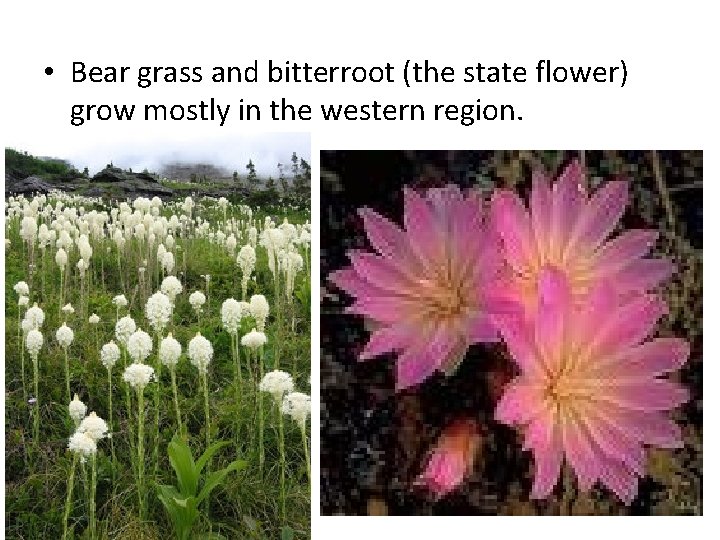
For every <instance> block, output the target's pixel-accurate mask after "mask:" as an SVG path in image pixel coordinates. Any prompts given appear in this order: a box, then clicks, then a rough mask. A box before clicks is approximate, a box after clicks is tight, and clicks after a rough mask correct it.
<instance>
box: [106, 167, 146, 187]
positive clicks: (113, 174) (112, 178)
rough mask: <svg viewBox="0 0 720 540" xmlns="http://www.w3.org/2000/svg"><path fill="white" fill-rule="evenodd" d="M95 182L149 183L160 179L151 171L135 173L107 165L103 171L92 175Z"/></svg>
mask: <svg viewBox="0 0 720 540" xmlns="http://www.w3.org/2000/svg"><path fill="white" fill-rule="evenodd" d="M92 181H93V182H99V183H100V182H110V183H116V182H133V181H140V182H145V183H149V184H159V182H158V179H157V177H156V176H155V175H153V174H150V173H149V172H145V171H143V172H140V173H134V172H129V171H123V170H122V169H120V168H118V167H105V168H104V169H103V170H102V171H100V172H99V173H97V174H96V175H95V176H93V177H92Z"/></svg>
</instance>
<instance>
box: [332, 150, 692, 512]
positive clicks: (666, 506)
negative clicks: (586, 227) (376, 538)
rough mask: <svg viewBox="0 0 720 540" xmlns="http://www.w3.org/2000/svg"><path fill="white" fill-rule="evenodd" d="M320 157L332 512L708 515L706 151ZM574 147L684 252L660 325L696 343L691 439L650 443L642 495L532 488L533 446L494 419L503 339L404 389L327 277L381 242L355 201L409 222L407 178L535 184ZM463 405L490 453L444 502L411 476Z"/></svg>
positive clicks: (664, 250) (420, 182)
mask: <svg viewBox="0 0 720 540" xmlns="http://www.w3.org/2000/svg"><path fill="white" fill-rule="evenodd" d="M320 158H321V159H320V161H321V169H322V173H321V268H320V271H321V282H322V288H321V295H322V297H321V298H322V305H321V319H320V322H321V395H322V398H321V401H322V410H321V414H322V416H321V511H322V513H323V514H324V515H328V514H358V515H364V514H400V515H402V514H437V515H443V514H445V515H473V514H474V515H477V514H484V515H495V514H515V515H518V514H523V515H526V514H530V515H534V514H573V515H583V514H653V515H658V514H662V515H665V514H685V515H688V514H689V515H698V514H702V352H703V351H702V152H694V151H661V152H651V151H617V152H613V151H597V152H592V151H587V152H562V151H543V152H528V151H519V152H518V151H483V152H479V151H453V152H450V151H323V152H321V156H320ZM576 158H577V159H580V160H581V162H582V163H584V164H585V166H586V167H587V169H588V178H589V184H590V186H589V187H590V188H591V189H593V188H594V187H596V186H597V185H598V184H600V183H602V182H603V181H605V180H606V179H608V178H611V177H626V178H629V179H630V180H631V181H632V184H631V185H632V202H631V207H630V208H629V209H628V211H627V212H626V214H625V216H624V218H623V221H622V227H621V228H638V227H649V228H657V229H660V230H661V232H662V236H661V241H660V242H659V245H658V247H657V249H656V251H657V253H658V254H665V256H670V257H672V258H673V260H675V261H676V263H677V264H678V267H679V272H678V273H677V274H676V276H675V277H674V278H673V280H672V282H671V283H669V284H668V285H666V286H665V288H664V292H665V296H666V298H667V300H668V302H669V304H670V306H671V315H670V317H667V318H666V319H664V320H663V322H662V323H661V329H660V333H661V334H662V333H674V334H676V335H678V336H682V337H685V338H686V339H688V340H689V341H690V342H691V343H692V353H691V357H690V360H689V361H688V363H687V364H686V366H685V367H684V368H683V370H682V372H681V375H680V378H681V380H682V381H683V383H684V384H685V385H686V386H688V387H689V388H690V390H691V392H692V395H693V399H692V401H691V402H690V403H688V404H686V405H685V406H684V407H683V408H682V409H681V410H680V411H678V412H677V413H676V419H677V421H678V422H679V423H680V425H681V426H682V428H683V438H684V441H685V447H684V448H682V449H680V450H676V451H669V450H650V451H649V452H648V470H647V476H646V477H645V478H644V479H642V480H641V482H640V491H639V495H638V497H637V499H636V500H635V501H634V502H633V504H632V506H630V507H625V506H624V505H622V504H621V503H620V502H619V501H618V500H617V499H616V498H615V497H614V496H613V495H612V494H609V493H608V492H607V491H605V490H604V489H602V488H599V487H597V488H595V489H594V490H593V491H592V492H591V493H590V494H588V495H582V494H578V493H577V492H576V490H575V488H574V481H572V482H569V481H568V478H565V479H564V480H561V481H560V482H558V486H556V489H555V492H554V495H553V496H552V497H551V498H549V499H547V500H544V501H532V500H530V499H529V498H528V493H529V491H530V486H531V471H532V461H531V455H530V454H529V453H527V452H522V451H521V448H520V444H519V442H518V438H517V435H516V433H515V432H514V431H513V430H511V429H509V428H507V427H505V426H502V425H499V424H497V423H496V422H494V420H493V408H494V404H495V403H496V401H497V399H498V398H499V396H500V394H501V392H502V388H503V385H504V384H505V383H506V382H507V381H508V380H509V379H510V378H511V377H512V375H513V373H512V372H511V369H512V368H511V367H509V366H510V365H511V364H510V362H508V358H506V357H505V354H506V353H505V351H504V349H503V346H502V345H497V346H482V345H474V346H472V347H471V348H470V351H469V353H468V354H467V356H466V357H465V360H464V361H463V363H462V365H461V367H460V369H459V370H458V371H457V373H456V374H455V375H454V376H453V377H451V378H446V377H444V376H442V375H435V376H433V377H432V378H431V379H429V380H428V381H426V382H425V383H424V384H422V385H421V386H419V387H417V388H414V389H411V390H408V391H404V392H402V393H400V394H396V393H395V391H394V375H393V369H394V368H393V366H394V358H392V357H390V356H383V357H380V358H377V359H374V360H371V361H368V362H365V363H359V362H357V360H356V357H357V354H358V352H359V351H360V350H361V349H362V347H363V346H364V344H365V342H366V341H367V337H368V331H367V329H366V328H365V322H364V320H363V319H362V318H360V317H356V316H349V315H344V314H343V313H342V311H343V308H344V307H345V306H347V305H349V303H350V302H351V299H350V298H349V297H347V296H346V295H345V294H344V293H342V292H341V291H339V290H338V289H336V288H335V287H333V286H332V285H330V284H328V283H327V280H326V278H327V275H328V274H329V272H331V271H332V270H335V269H337V268H340V267H342V266H345V265H346V264H347V263H348V259H347V257H346V256H345V253H346V251H347V250H348V249H351V248H370V245H369V242H368V241H367V238H366V236H365V234H364V231H363V227H362V221H361V220H360V218H359V217H358V215H357V212H356V210H357V209H358V208H359V207H361V206H369V207H372V208H373V209H375V210H376V211H378V212H379V213H381V214H383V215H384V216H386V217H388V218H390V219H392V220H394V221H395V222H397V223H402V216H403V202H402V187H403V186H405V185H408V186H413V187H415V188H420V189H422V188H425V187H432V186H442V185H445V184H446V183H449V182H453V183H455V184H458V185H459V186H461V187H463V188H476V189H480V190H482V191H486V192H488V193H489V192H490V191H491V190H492V189H493V187H494V186H496V185H497V186H510V187H515V188H516V189H518V191H519V192H520V193H521V194H522V195H523V196H524V195H527V192H528V190H529V187H530V185H529V184H530V180H529V179H530V173H531V171H532V169H533V168H534V167H537V166H543V167H544V168H545V169H546V170H549V171H550V172H551V173H553V174H554V175H555V174H557V173H558V172H559V171H561V170H562V168H563V167H564V166H565V165H566V164H567V163H569V162H570V161H571V160H572V159H576ZM370 249H371V248H370ZM461 414H462V415H469V416H471V417H473V418H475V419H476V420H477V421H478V422H479V423H480V425H481V426H482V430H483V437H482V439H483V442H482V445H481V451H480V456H479V458H478V459H477V461H476V463H475V468H474V471H473V473H472V475H471V476H470V477H469V478H468V479H467V480H466V482H465V483H464V484H463V486H462V487H460V488H459V489H458V490H457V491H455V492H454V493H452V494H450V495H449V496H447V497H446V498H445V499H443V500H441V501H437V502H435V501H433V500H431V499H430V498H429V497H428V496H427V495H426V494H424V493H422V492H419V491H417V490H416V489H414V488H413V481H414V480H415V478H416V477H417V475H418V474H419V473H420V472H421V468H422V466H423V460H424V457H425V454H426V452H427V451H428V449H429V448H430V447H431V446H432V445H433V443H434V441H435V440H436V439H437V437H438V436H439V434H440V432H441V431H442V429H443V428H444V427H445V426H446V425H447V424H449V423H450V422H451V421H452V420H453V419H454V418H456V417H457V416H459V415H461Z"/></svg>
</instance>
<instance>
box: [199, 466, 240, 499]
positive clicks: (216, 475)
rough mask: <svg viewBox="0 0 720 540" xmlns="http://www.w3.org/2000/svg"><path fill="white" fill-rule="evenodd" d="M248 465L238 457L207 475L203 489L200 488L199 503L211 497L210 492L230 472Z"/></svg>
mask: <svg viewBox="0 0 720 540" xmlns="http://www.w3.org/2000/svg"><path fill="white" fill-rule="evenodd" d="M246 465H247V463H246V462H244V461H241V460H239V459H237V460H235V461H233V462H232V463H231V464H230V465H228V466H227V467H225V468H224V469H222V470H220V471H215V472H213V473H210V475H208V477H207V480H205V483H204V484H203V488H202V490H200V494H199V495H198V497H197V500H198V503H201V502H202V501H204V500H205V499H206V498H207V497H209V496H210V493H212V491H213V490H214V489H215V488H216V487H217V486H218V485H219V484H220V483H221V482H222V481H223V480H224V479H225V477H226V476H227V475H228V474H230V473H231V472H232V471H240V470H242V469H244V468H245V466H246Z"/></svg>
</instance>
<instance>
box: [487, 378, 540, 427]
mask: <svg viewBox="0 0 720 540" xmlns="http://www.w3.org/2000/svg"><path fill="white" fill-rule="evenodd" d="M540 406H541V401H540V400H539V399H538V390H537V388H535V387H533V386H531V385H529V384H526V383H523V382H513V383H510V384H509V385H507V387H506V388H505V392H504V393H503V395H502V397H501V398H500V400H499V401H498V403H497V406H496V407H495V420H497V421H498V422H501V423H503V424H506V425H509V426H511V425H516V424H518V425H522V424H526V423H527V422H529V421H530V420H531V419H532V418H533V416H536V415H537V414H538V410H539V407H540Z"/></svg>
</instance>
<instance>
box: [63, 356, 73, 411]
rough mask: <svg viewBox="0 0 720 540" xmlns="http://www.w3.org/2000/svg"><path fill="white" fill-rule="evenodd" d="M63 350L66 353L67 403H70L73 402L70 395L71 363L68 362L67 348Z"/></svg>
mask: <svg viewBox="0 0 720 540" xmlns="http://www.w3.org/2000/svg"><path fill="white" fill-rule="evenodd" d="M63 350H64V351H65V390H66V392H67V403H70V401H72V396H71V395H70V362H68V352H67V347H63Z"/></svg>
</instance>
